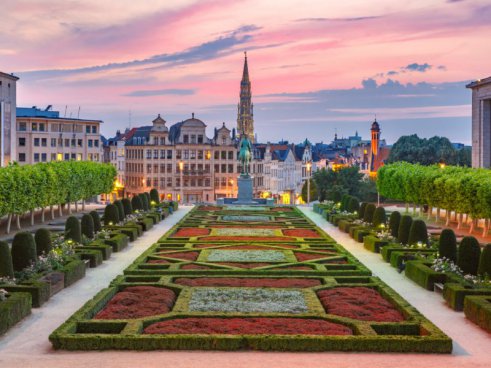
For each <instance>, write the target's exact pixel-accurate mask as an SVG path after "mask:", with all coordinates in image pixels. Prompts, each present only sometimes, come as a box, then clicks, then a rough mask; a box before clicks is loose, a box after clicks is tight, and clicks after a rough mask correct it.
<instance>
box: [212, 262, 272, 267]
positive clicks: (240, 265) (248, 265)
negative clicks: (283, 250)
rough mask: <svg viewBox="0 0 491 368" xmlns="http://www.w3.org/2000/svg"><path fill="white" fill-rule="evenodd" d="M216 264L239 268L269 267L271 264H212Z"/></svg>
mask: <svg viewBox="0 0 491 368" xmlns="http://www.w3.org/2000/svg"><path fill="white" fill-rule="evenodd" d="M214 263H216V264H220V265H224V266H233V267H239V268H257V267H264V266H270V265H272V263H261V262H251V263H239V262H214Z"/></svg>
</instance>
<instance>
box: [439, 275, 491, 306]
mask: <svg viewBox="0 0 491 368" xmlns="http://www.w3.org/2000/svg"><path fill="white" fill-rule="evenodd" d="M468 295H487V296H489V297H491V289H485V288H476V289H474V288H471V287H469V286H464V285H462V284H460V283H459V282H447V283H446V284H445V285H444V287H443V298H444V299H445V301H446V302H447V304H448V306H449V307H450V308H452V309H453V310H455V311H458V312H460V311H463V310H464V300H465V299H466V298H467V296H468Z"/></svg>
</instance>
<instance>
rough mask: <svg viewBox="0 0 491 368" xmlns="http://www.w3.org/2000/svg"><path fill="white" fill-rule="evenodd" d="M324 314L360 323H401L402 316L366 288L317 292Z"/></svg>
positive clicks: (377, 293)
mask: <svg viewBox="0 0 491 368" xmlns="http://www.w3.org/2000/svg"><path fill="white" fill-rule="evenodd" d="M317 295H318V296H319V299H320V301H321V303H322V305H323V306H324V308H325V310H326V313H330V314H335V315H337V316H342V317H348V318H353V319H357V320H361V321H376V322H401V321H404V316H403V315H402V313H401V312H399V311H398V310H397V309H396V308H394V306H393V305H392V304H391V303H390V302H388V301H387V300H385V299H384V298H383V297H382V296H381V295H380V294H379V292H378V291H376V290H374V289H370V288H366V287H338V288H333V289H328V290H321V291H319V292H317Z"/></svg>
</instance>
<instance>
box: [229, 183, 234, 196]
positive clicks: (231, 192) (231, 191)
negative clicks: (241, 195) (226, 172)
mask: <svg viewBox="0 0 491 368" xmlns="http://www.w3.org/2000/svg"><path fill="white" fill-rule="evenodd" d="M233 195H234V179H230V198H232V197H233Z"/></svg>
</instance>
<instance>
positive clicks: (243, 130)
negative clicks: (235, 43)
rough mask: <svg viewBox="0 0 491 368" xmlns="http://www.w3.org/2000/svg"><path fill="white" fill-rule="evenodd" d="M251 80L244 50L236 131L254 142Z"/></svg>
mask: <svg viewBox="0 0 491 368" xmlns="http://www.w3.org/2000/svg"><path fill="white" fill-rule="evenodd" d="M251 98H252V93H251V82H250V80H249V67H248V65H247V52H246V51H244V70H243V72H242V80H241V81H240V100H239V104H238V111H237V133H238V135H239V137H240V136H241V135H242V134H245V135H247V137H248V138H249V140H250V141H251V142H254V117H253V110H252V109H253V105H252V102H251Z"/></svg>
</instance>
